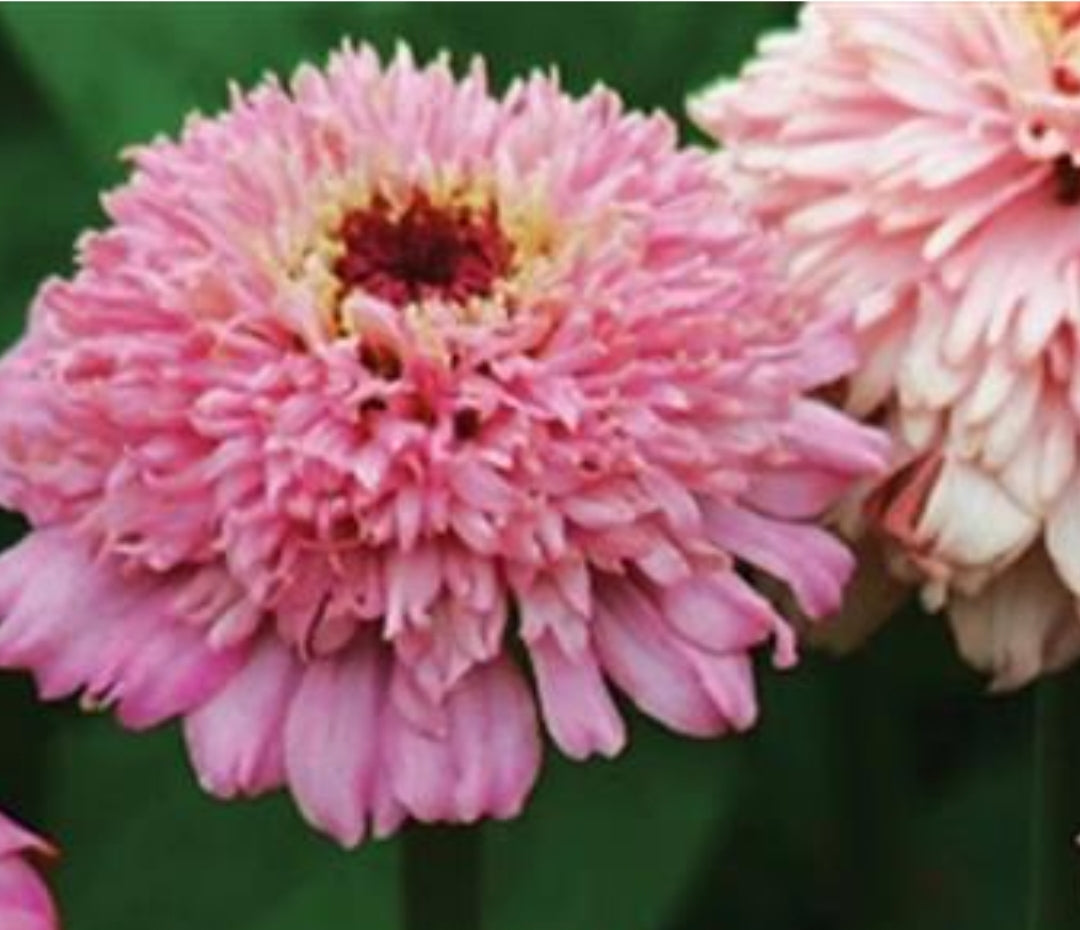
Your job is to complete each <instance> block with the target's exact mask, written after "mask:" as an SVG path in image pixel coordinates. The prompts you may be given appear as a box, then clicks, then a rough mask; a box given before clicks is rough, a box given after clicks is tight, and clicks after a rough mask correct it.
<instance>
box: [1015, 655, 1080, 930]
mask: <svg viewBox="0 0 1080 930" xmlns="http://www.w3.org/2000/svg"><path fill="white" fill-rule="evenodd" d="M1036 688H1037V690H1036V695H1035V727H1034V739H1033V744H1034V760H1033V765H1032V811H1031V815H1032V816H1031V900H1030V910H1029V913H1028V930H1065V928H1069V927H1080V847H1078V846H1077V844H1076V837H1077V834H1078V833H1080V671H1078V670H1075V669H1074V670H1073V671H1071V672H1068V673H1066V674H1064V675H1058V676H1055V677H1051V678H1047V679H1046V680H1044V681H1041V682H1039V684H1038V685H1037V686H1036Z"/></svg>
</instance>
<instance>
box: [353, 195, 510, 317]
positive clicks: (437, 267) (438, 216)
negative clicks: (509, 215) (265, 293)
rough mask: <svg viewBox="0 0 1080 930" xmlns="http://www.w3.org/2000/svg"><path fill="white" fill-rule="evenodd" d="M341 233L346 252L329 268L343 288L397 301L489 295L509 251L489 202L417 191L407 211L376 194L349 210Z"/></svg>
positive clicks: (502, 272)
mask: <svg viewBox="0 0 1080 930" xmlns="http://www.w3.org/2000/svg"><path fill="white" fill-rule="evenodd" d="M339 235H340V236H341V241H342V243H343V244H344V246H345V252H344V254H343V255H342V256H341V257H340V258H339V259H338V260H337V262H336V264H335V265H334V273H335V274H336V275H337V277H338V278H339V279H340V281H341V282H342V284H343V286H344V287H345V288H346V290H350V291H351V290H353V289H354V288H360V289H361V290H364V291H367V292H368V293H370V294H374V295H375V296H376V297H379V298H381V299H382V300H385V301H387V302H388V303H392V304H394V305H395V306H399V307H400V306H404V305H405V304H408V303H413V302H415V301H419V300H425V299H429V298H441V299H443V300H451V301H464V300H467V299H468V298H470V297H486V296H487V295H489V294H490V293H491V292H492V290H493V289H494V287H495V284H496V282H497V281H498V280H499V279H500V278H502V277H503V276H504V275H505V274H506V272H507V270H508V269H509V267H510V262H511V259H512V257H513V247H512V246H511V244H510V242H509V240H508V239H507V238H506V236H505V235H504V234H503V231H502V229H501V227H500V226H499V218H498V211H497V210H496V208H495V206H494V205H491V206H489V207H488V208H487V209H486V210H477V209H474V208H472V207H467V206H443V205H435V204H433V203H432V202H431V200H430V198H429V197H428V196H427V194H425V193H424V192H422V191H418V192H417V193H415V194H414V195H413V197H412V199H411V200H410V201H409V203H408V204H407V205H406V206H405V207H404V209H402V208H401V207H394V206H392V205H391V204H390V203H389V202H388V201H387V200H386V199H385V198H383V197H376V198H375V199H373V200H372V202H371V203H370V204H368V205H367V206H365V207H362V208H359V209H356V210H352V211H350V212H349V213H348V214H346V216H345V219H344V220H343V221H342V224H341V229H340V233H339Z"/></svg>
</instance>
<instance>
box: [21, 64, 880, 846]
mask: <svg viewBox="0 0 1080 930" xmlns="http://www.w3.org/2000/svg"><path fill="white" fill-rule="evenodd" d="M131 158H132V160H133V163H134V171H133V176H132V178H131V180H130V182H129V183H128V184H126V185H125V186H124V187H122V188H120V189H119V190H117V191H115V192H114V193H112V194H110V195H109V196H108V197H107V198H106V200H105V207H106V210H107V213H108V215H109V218H110V220H111V225H110V226H109V227H108V228H106V229H104V230H103V231H101V232H96V233H92V234H89V235H87V236H86V237H85V238H84V239H83V240H82V242H81V244H80V248H79V255H78V269H77V272H76V274H75V275H74V276H73V277H72V278H71V279H70V280H54V281H51V282H49V283H48V284H46V286H45V287H44V288H43V289H42V291H41V292H40V294H39V296H38V298H37V300H36V302H35V304H34V306H33V308H32V312H31V318H30V322H29V327H28V331H27V333H26V335H25V337H24V338H23V340H22V341H21V342H20V343H19V344H18V345H17V346H16V347H15V349H14V350H13V351H12V352H10V353H9V354H8V355H7V356H6V358H5V359H4V360H3V362H2V363H0V394H2V397H3V404H2V405H0V502H2V503H3V504H4V505H5V506H8V507H11V508H14V509H16V510H18V511H21V512H22V513H23V514H25V515H26V516H27V517H28V518H29V520H30V522H31V524H32V526H33V531H32V533H31V534H30V535H29V537H28V538H27V539H26V540H25V541H24V542H23V543H22V544H21V545H19V546H18V547H17V548H15V549H13V550H12V551H10V552H8V553H7V554H6V555H5V556H4V557H3V559H2V560H0V617H2V620H0V663H2V664H3V665H5V666H9V667H18V668H27V669H30V670H32V671H33V673H34V674H35V675H36V677H37V680H38V682H39V685H40V689H41V692H42V694H43V695H44V696H45V697H47V698H60V697H63V696H67V695H70V694H73V693H76V692H78V693H81V694H82V696H83V700H84V702H87V703H90V704H100V705H111V706H114V707H115V708H116V710H117V713H118V715H119V717H120V719H121V721H122V722H123V723H125V724H126V725H128V726H129V727H133V728H140V727H147V726H152V725H154V724H157V723H159V722H161V721H164V720H166V719H168V718H171V717H176V716H180V717H183V718H184V727H185V732H186V737H187V743H188V746H189V748H190V754H191V757H192V759H193V762H194V766H195V768H196V770H197V772H198V775H199V778H200V780H201V782H202V784H203V785H204V786H205V787H206V788H207V789H208V790H209V791H211V792H213V793H215V794H217V795H220V796H223V797H230V796H235V795H252V794H256V793H259V792H263V791H266V790H269V789H274V788H277V787H280V786H287V787H288V788H289V790H290V791H291V792H292V794H293V795H294V796H295V798H296V801H297V803H298V805H299V807H300V809H301V810H302V812H303V813H304V815H305V816H306V817H307V819H308V820H309V821H310V822H311V823H313V824H315V825H316V826H318V827H319V828H321V829H323V830H325V831H328V832H329V833H331V834H332V835H333V836H334V837H336V838H337V839H338V840H339V841H340V842H342V843H344V844H346V845H352V844H355V843H357V842H359V841H360V840H361V839H362V838H364V837H365V836H366V835H368V834H370V833H374V834H375V835H380V836H381V835H386V834H388V833H390V832H392V831H393V830H394V829H396V828H397V826H398V825H399V824H400V823H401V822H402V821H403V820H404V819H406V818H409V817H412V818H416V819H419V820H423V821H437V820H450V821H471V820H474V819H476V818H479V817H482V816H494V817H508V816H512V815H514V814H515V813H516V812H517V811H518V810H519V809H520V808H521V806H522V804H523V802H524V800H525V798H526V796H527V794H528V791H529V789H530V787H531V785H532V783H533V781H534V778H535V776H536V773H537V769H538V766H539V760H540V740H539V732H540V726H539V719H542V721H543V725H544V727H545V728H546V730H547V732H549V733H550V735H551V737H552V738H553V739H554V741H555V742H556V743H557V744H558V746H559V747H560V748H561V749H562V750H563V751H564V752H565V753H567V754H568V755H570V756H572V757H575V758H583V757H586V756H589V755H590V754H594V753H600V754H603V755H613V754H615V753H617V752H618V751H619V750H620V749H621V748H622V746H623V744H624V742H625V739H626V734H625V730H624V723H623V720H622V717H621V715H620V712H619V710H618V708H617V707H616V704H615V701H614V698H613V690H614V689H618V690H619V691H621V692H623V693H624V694H625V695H626V696H627V697H628V698H629V699H630V700H631V701H633V702H634V703H636V704H637V705H638V706H639V707H640V708H641V709H642V710H644V711H645V712H646V713H647V714H650V715H652V716H653V717H655V718H657V719H659V720H661V721H663V722H664V723H665V724H667V725H668V726H670V727H671V728H673V729H675V730H678V731H680V732H683V733H687V734H692V735H695V736H711V735H716V734H720V733H723V732H725V731H729V730H741V729H744V728H746V727H749V726H750V725H751V724H752V723H753V722H754V719H755V715H756V713H757V706H756V700H755V694H754V687H753V680H752V669H751V659H750V655H749V653H750V650H751V649H752V647H754V646H756V645H758V644H761V643H763V642H766V641H768V640H770V639H772V638H775V641H776V644H777V649H778V657H779V660H780V661H781V662H790V661H791V660H792V659H793V657H794V656H793V649H792V642H791V632H790V630H789V627H788V626H787V625H786V623H785V621H784V620H783V619H782V618H781V617H780V616H779V615H778V614H777V613H776V611H775V609H774V608H773V607H772V606H771V605H770V603H769V602H768V601H767V600H766V599H765V598H763V597H762V596H761V595H759V594H758V593H756V592H755V591H754V590H752V589H751V588H750V587H748V586H747V584H746V583H745V582H744V580H743V578H742V577H741V576H740V574H739V573H738V572H737V569H738V568H739V567H740V564H741V563H747V564H752V565H756V566H758V567H760V568H763V569H764V570H765V571H767V572H771V573H772V574H774V575H776V576H778V577H779V578H780V579H782V580H784V581H786V582H787V583H788V584H789V585H790V586H791V588H792V589H793V590H794V593H795V595H796V597H797V598H798V599H799V601H800V602H801V604H802V605H803V607H804V609H805V610H806V611H807V612H809V613H811V614H814V615H820V614H824V613H827V612H829V611H830V610H832V609H833V608H834V607H835V606H836V604H837V602H838V600H839V597H840V590H841V586H842V584H843V582H844V580H845V578H846V576H847V575H848V573H849V571H850V569H851V558H850V556H849V554H848V553H847V551H846V550H845V549H844V548H843V546H841V545H840V544H839V543H838V542H836V541H835V540H834V539H833V538H832V537H830V536H829V535H828V534H827V533H825V532H824V531H823V530H821V529H819V528H817V527H816V526H814V525H813V519H814V517H815V516H816V515H817V514H818V513H819V512H820V511H821V510H822V509H824V508H825V507H827V506H829V505H830V503H831V502H832V501H833V500H834V499H835V498H836V497H837V496H838V495H839V494H840V493H842V492H843V491H844V490H845V488H846V487H847V486H848V485H849V484H850V483H851V482H852V481H853V480H854V479H855V478H857V477H859V476H862V475H865V474H867V473H868V472H870V471H872V470H874V469H876V468H879V467H880V466H881V465H882V464H883V458H884V454H885V453H884V448H883V446H884V439H883V437H882V436H881V435H880V434H878V433H877V432H874V431H871V430H868V429H866V428H865V427H862V426H859V425H857V424H855V423H854V422H853V421H850V420H848V419H847V418H845V417H844V416H842V415H840V414H839V413H837V412H835V411H833V410H831V409H829V408H828V407H826V406H824V405H823V404H821V403H818V402H817V401H815V400H812V399H810V398H809V397H808V394H809V392H812V391H813V390H814V389H815V388H816V387H817V386H819V385H821V384H824V383H827V382H830V381H833V380H834V379H836V378H838V377H841V376H843V374H844V373H845V372H846V371H847V370H848V369H849V367H850V365H851V364H852V362H853V347H852V344H851V341H850V333H849V332H848V331H847V329H846V326H845V324H843V323H839V324H837V323H832V322H829V323H814V324H813V325H809V321H811V320H813V319H816V318H817V317H818V316H819V314H818V313H817V311H816V310H815V309H813V308H810V307H807V306H804V305H802V304H799V303H794V302H792V301H790V300H789V299H788V298H787V295H786V292H785V289H784V285H783V281H782V279H781V278H780V277H779V276H778V274H777V272H776V269H775V267H774V264H775V263H774V261H773V247H772V245H771V243H770V242H769V240H768V239H767V238H766V237H765V236H764V235H763V234H762V233H761V232H760V230H759V229H758V228H757V226H756V225H755V224H754V223H753V222H752V221H750V220H748V219H747V218H746V217H744V216H743V215H742V214H741V213H740V212H739V211H737V210H736V209H735V208H734V207H733V206H732V205H731V202H730V201H731V198H730V196H729V193H728V191H727V190H726V189H724V188H723V187H722V186H721V185H719V184H718V182H717V181H716V180H715V178H714V175H713V172H712V166H711V163H710V161H709V158H708V156H707V154H706V153H704V152H700V151H694V150H682V149H680V148H679V147H678V144H677V139H676V132H675V129H674V127H673V124H672V123H671V122H670V121H669V120H667V119H666V118H663V117H660V116H654V117H646V116H642V115H637V114H633V113H628V112H625V111H624V110H623V109H622V106H621V104H620V102H619V100H618V99H617V97H616V96H615V95H613V94H612V93H610V92H609V91H606V90H603V89H598V90H596V91H594V92H593V93H591V94H589V95H588V96H586V97H584V98H583V99H572V98H570V97H569V96H567V95H566V94H564V93H563V92H562V91H561V90H560V88H559V87H558V85H557V83H556V82H555V81H554V80H553V79H552V78H550V77H547V76H544V75H536V76H533V77H530V78H528V79H526V80H523V81H520V82H517V83H515V84H513V85H512V86H511V87H510V88H509V89H508V90H507V91H506V92H505V94H503V95H501V96H496V95H494V94H492V93H491V92H490V91H489V89H488V87H487V84H486V79H485V76H484V71H483V68H482V66H481V65H479V64H476V65H475V66H474V67H473V68H472V70H471V71H470V72H469V73H468V74H467V75H466V76H464V77H463V78H461V79H457V78H455V76H454V74H453V73H452V71H451V70H450V68H449V67H448V65H447V63H446V62H445V61H442V60H439V61H436V62H434V63H433V64H431V65H428V66H425V67H420V66H417V65H416V64H415V63H414V62H413V61H412V59H411V58H410V56H409V54H408V53H407V52H406V51H404V50H403V51H401V52H399V54H398V55H397V57H396V58H395V59H394V60H393V61H392V62H391V63H390V64H389V65H387V66H384V65H382V64H381V63H380V61H379V60H378V58H377V56H376V55H375V54H374V53H373V52H372V51H371V50H370V49H367V48H360V49H354V48H351V47H346V48H345V49H344V50H342V51H341V52H340V53H338V54H336V55H334V56H333V57H332V58H331V60H330V62H329V65H328V67H327V69H326V70H325V71H319V70H316V69H314V68H312V67H304V68H302V69H301V70H300V71H299V72H298V73H297V74H296V76H295V77H294V78H293V80H292V81H291V83H290V84H289V85H288V86H287V87H286V86H283V85H281V84H279V83H277V82H276V81H273V80H271V81H268V82H267V83H264V84H263V85H262V86H260V87H258V88H256V89H255V90H254V91H252V92H250V93H240V92H236V93H235V94H234V97H233V100H232V105H231V108H230V109H229V111H228V112H227V113H225V114H223V115H221V116H219V117H217V118H214V119H205V118H193V119H191V120H190V122H189V123H188V125H187V126H186V128H185V130H184V132H183V134H182V136H181V138H180V139H179V140H178V141H168V140H162V141H158V142H155V143H154V144H152V145H150V146H147V147H145V148H140V149H137V150H135V151H134V152H133V153H132V154H131Z"/></svg>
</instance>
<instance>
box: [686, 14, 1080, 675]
mask: <svg viewBox="0 0 1080 930" xmlns="http://www.w3.org/2000/svg"><path fill="white" fill-rule="evenodd" d="M691 109H692V112H693V115H694V117H695V118H696V120H697V121H698V122H699V123H700V124H701V125H702V126H704V127H705V128H706V129H707V130H708V131H710V132H712V133H713V134H715V135H716V136H717V137H718V138H719V139H721V140H722V142H723V144H724V146H725V149H724V151H723V153H722V155H721V156H720V157H721V160H722V162H723V164H724V165H725V167H726V168H727V169H728V170H729V172H730V173H731V176H732V178H733V185H734V186H736V187H737V188H738V190H739V192H740V193H741V195H743V196H744V197H745V198H746V199H747V200H748V201H749V202H750V203H751V204H752V205H753V207H754V208H755V209H756V210H757V212H758V213H759V214H760V215H761V216H762V217H763V218H764V219H765V221H766V222H767V224H769V225H772V226H774V227H777V228H779V229H782V230H783V232H784V233H785V234H786V236H787V237H788V241H789V242H790V243H791V250H792V256H791V264H792V269H793V274H794V277H795V279H796V282H797V285H798V287H799V288H800V289H801V290H802V292H803V293H806V294H808V295H810V296H812V297H817V298H819V299H825V300H828V301H832V302H839V303H841V304H847V305H848V306H850V307H851V308H853V310H854V315H855V316H854V318H855V322H856V326H857V329H858V332H859V341H860V349H861V355H862V364H861V366H860V367H859V369H858V371H857V372H856V373H855V374H854V375H853V376H852V378H851V380H850V394H849V396H848V408H849V409H850V410H851V411H853V412H854V413H855V414H857V415H859V416H861V417H864V418H867V419H870V420H873V421H875V422H885V423H887V424H888V426H889V427H890V429H891V431H892V433H893V434H894V436H895V437H896V438H897V447H898V459H897V462H896V468H895V472H894V474H893V476H892V477H891V479H890V480H889V481H888V482H887V483H886V484H885V485H883V486H882V487H881V488H880V489H879V490H878V491H877V492H876V493H875V494H874V495H873V496H872V498H871V499H870V501H869V502H868V507H867V509H866V511H865V514H864V516H869V517H870V521H871V523H872V525H873V526H874V527H875V528H876V530H877V531H879V533H880V534H881V535H882V536H883V537H884V539H885V543H884V545H885V546H886V549H887V557H888V559H890V560H891V561H892V563H893V568H894V569H895V570H896V572H897V573H898V575H899V576H900V577H903V578H905V579H908V580H916V581H917V582H918V583H919V584H920V585H921V587H922V589H923V592H924V596H925V599H926V601H927V603H928V604H929V605H930V606H931V607H934V608H937V607H945V608H946V609H947V610H948V613H949V617H950V619H951V621H952V625H953V629H954V632H955V634H956V637H957V640H958V643H959V647H960V650H961V652H962V653H963V654H964V655H965V656H966V657H967V658H968V659H969V660H970V661H972V662H973V663H974V664H975V665H977V666H979V667H982V668H985V669H986V670H988V671H990V672H992V673H993V675H994V679H995V684H996V685H997V686H998V687H1014V686H1018V685H1020V684H1023V683H1024V682H1026V681H1029V680H1030V679H1031V678H1033V677H1034V676H1035V675H1037V674H1039V673H1040V672H1041V671H1045V670H1051V669H1054V668H1057V667H1059V666H1061V665H1063V664H1066V663H1068V662H1070V661H1071V660H1073V659H1074V658H1075V657H1076V656H1077V655H1078V654H1080V622H1078V620H1077V602H1076V598H1077V595H1078V594H1080V469H1078V467H1077V429H1078V425H1080V421H1078V414H1080V369H1078V367H1077V364H1076V361H1077V351H1078V349H1080V343H1078V337H1080V168H1078V160H1080V7H1078V6H1077V5H1076V4H1019V3H1017V4H1009V3H998V4H991V3H982V4H980V3H973V4H957V3H937V4H918V5H909V4H851V5H845V6H839V5H830V4H815V5H812V6H810V7H808V8H806V9H805V10H804V12H803V15H802V19H801V23H800V25H799V27H798V29H797V30H796V31H795V32H793V33H790V34H787V35H781V36H775V37H771V38H769V39H767V40H766V41H764V42H763V43H762V46H761V49H760V56H759V57H758V58H757V60H755V61H753V62H752V63H751V64H750V65H749V66H748V67H747V68H746V70H745V72H744V73H743V75H742V76H741V78H739V80H737V81H735V82H722V83H720V84H718V85H717V86H716V87H714V88H713V89H710V90H709V91H707V92H706V93H705V94H703V95H702V96H701V97H700V98H698V99H697V100H695V101H694V102H693V103H692V105H691ZM883 602H884V603H892V601H891V600H890V599H889V598H884V599H883Z"/></svg>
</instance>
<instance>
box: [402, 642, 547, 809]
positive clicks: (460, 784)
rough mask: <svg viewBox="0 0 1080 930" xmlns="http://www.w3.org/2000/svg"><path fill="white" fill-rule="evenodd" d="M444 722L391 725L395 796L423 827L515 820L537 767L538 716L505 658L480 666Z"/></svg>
mask: <svg viewBox="0 0 1080 930" xmlns="http://www.w3.org/2000/svg"><path fill="white" fill-rule="evenodd" d="M441 710H442V712H443V714H445V716H444V717H441V718H439V719H433V720H432V721H431V722H430V723H429V724H428V725H426V726H423V727H417V726H416V724H415V723H413V722H411V721H410V720H409V719H406V718H405V717H398V718H397V720H396V721H395V723H394V724H393V727H392V730H391V734H390V739H391V746H392V749H391V756H390V765H391V772H392V782H393V786H394V792H395V794H396V796H397V798H398V799H399V800H400V801H401V803H402V804H404V805H405V807H406V808H407V809H408V810H409V812H410V813H411V814H412V815H413V816H414V817H416V818H417V819H419V820H424V821H440V820H442V821H453V822H459V821H464V822H472V821H475V820H477V819H479V818H480V817H483V816H490V817H497V818H508V817H514V816H516V815H517V814H518V813H519V812H520V810H521V807H522V805H523V804H524V803H525V799H526V798H527V797H528V794H529V792H530V790H531V789H532V786H533V782H534V781H535V780H536V775H537V772H538V770H539V765H540V740H539V737H538V734H537V730H536V711H535V709H534V707H533V701H532V698H531V696H530V694H529V692H528V689H527V688H526V687H525V683H524V681H523V680H522V677H521V673H520V672H518V671H517V670H516V669H515V668H514V666H513V664H512V663H511V662H510V661H509V660H508V659H498V660H496V661H494V662H491V663H488V664H487V665H484V666H477V667H476V668H474V669H473V670H472V671H471V672H470V673H469V674H468V675H467V676H466V677H465V678H463V679H462V680H461V681H460V682H459V683H458V684H457V686H456V687H455V688H454V689H453V690H452V691H451V692H450V693H449V694H448V695H447V696H446V698H445V700H444V703H443V706H442V708H441Z"/></svg>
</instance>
